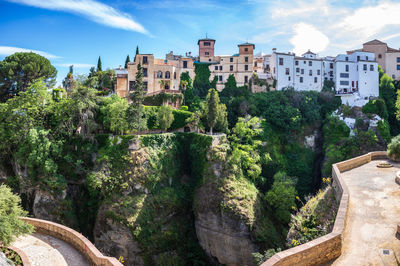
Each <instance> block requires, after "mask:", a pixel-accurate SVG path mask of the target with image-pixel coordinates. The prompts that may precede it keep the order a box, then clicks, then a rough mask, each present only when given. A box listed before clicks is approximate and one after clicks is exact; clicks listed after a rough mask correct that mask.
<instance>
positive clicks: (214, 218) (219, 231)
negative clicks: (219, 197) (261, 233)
mask: <svg viewBox="0 0 400 266" xmlns="http://www.w3.org/2000/svg"><path fill="white" fill-rule="evenodd" d="M195 226H196V233H197V237H198V239H199V242H200V245H201V246H202V247H203V249H204V250H205V251H206V253H207V254H208V255H209V256H210V257H213V258H216V259H217V260H218V262H219V263H220V264H224V265H229V266H236V265H237V266H239V265H254V259H253V256H252V253H254V252H257V250H258V248H257V246H256V245H255V244H253V243H252V241H251V240H250V232H249V229H248V226H247V225H245V224H244V223H243V222H242V221H238V220H234V219H232V218H230V217H228V216H227V215H225V214H224V213H223V212H221V213H219V214H215V213H213V212H205V213H197V215H196V221H195Z"/></svg>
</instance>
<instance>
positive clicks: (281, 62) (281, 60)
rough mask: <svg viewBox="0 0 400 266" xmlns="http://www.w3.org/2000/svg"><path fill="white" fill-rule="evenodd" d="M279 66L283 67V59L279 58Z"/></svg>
mask: <svg viewBox="0 0 400 266" xmlns="http://www.w3.org/2000/svg"><path fill="white" fill-rule="evenodd" d="M279 65H280V66H283V58H279Z"/></svg>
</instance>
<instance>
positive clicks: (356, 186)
mask: <svg viewBox="0 0 400 266" xmlns="http://www.w3.org/2000/svg"><path fill="white" fill-rule="evenodd" d="M381 162H387V161H383V160H377V161H372V162H370V163H367V164H364V165H362V166H360V167H357V168H354V169H352V170H350V171H347V172H344V173H342V177H343V180H344V182H345V183H346V184H347V186H348V188H349V193H350V200H349V209H348V213H347V224H346V228H345V232H344V242H343V248H342V255H341V256H340V257H339V258H338V259H337V260H336V261H335V262H333V263H332V265H335V266H337V265H346V266H347V265H351V266H357V265H385V266H386V265H396V266H397V262H396V256H397V258H399V259H400V240H399V238H398V237H399V236H398V235H396V226H397V223H398V222H400V204H399V202H400V186H399V185H397V184H396V183H395V173H396V171H398V170H399V165H398V164H396V165H395V167H392V168H377V167H376V165H377V164H378V163H381Z"/></svg>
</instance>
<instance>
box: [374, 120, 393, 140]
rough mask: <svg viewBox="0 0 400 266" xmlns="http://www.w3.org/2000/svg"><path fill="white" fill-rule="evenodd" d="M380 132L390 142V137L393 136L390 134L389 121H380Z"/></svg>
mask: <svg viewBox="0 0 400 266" xmlns="http://www.w3.org/2000/svg"><path fill="white" fill-rule="evenodd" d="M377 129H378V132H379V135H381V137H382V138H383V139H384V140H385V141H386V143H389V141H390V139H391V138H392V136H391V135H390V126H389V123H388V122H387V121H386V120H384V121H382V120H381V121H378V127H377Z"/></svg>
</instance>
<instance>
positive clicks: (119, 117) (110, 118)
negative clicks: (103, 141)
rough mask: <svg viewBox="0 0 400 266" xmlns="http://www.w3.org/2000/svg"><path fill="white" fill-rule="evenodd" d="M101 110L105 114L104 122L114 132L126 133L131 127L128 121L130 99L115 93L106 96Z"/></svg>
mask: <svg viewBox="0 0 400 266" xmlns="http://www.w3.org/2000/svg"><path fill="white" fill-rule="evenodd" d="M103 104H104V105H103V106H102V107H101V108H100V112H101V113H102V115H103V124H104V125H105V126H106V127H107V128H108V129H109V130H110V131H112V132H115V133H117V134H124V132H126V131H127V130H128V128H129V124H128V122H127V117H126V115H127V110H128V107H129V104H128V101H127V100H126V99H125V98H121V97H119V96H118V95H116V94H114V95H113V96H111V97H108V98H105V99H104V102H103Z"/></svg>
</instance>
